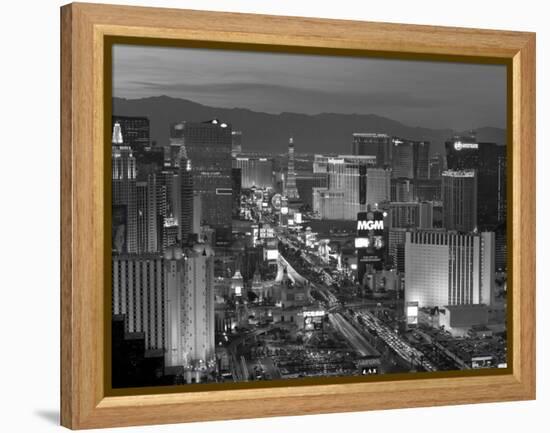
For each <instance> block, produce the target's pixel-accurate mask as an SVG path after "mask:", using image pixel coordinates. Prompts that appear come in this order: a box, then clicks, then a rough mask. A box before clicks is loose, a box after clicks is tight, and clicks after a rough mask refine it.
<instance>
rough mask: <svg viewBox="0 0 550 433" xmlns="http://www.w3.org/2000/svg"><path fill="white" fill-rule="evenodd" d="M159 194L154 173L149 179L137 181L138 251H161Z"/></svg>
mask: <svg viewBox="0 0 550 433" xmlns="http://www.w3.org/2000/svg"><path fill="white" fill-rule="evenodd" d="M157 194H158V190H157V180H156V177H155V175H154V174H150V175H149V176H148V179H147V181H138V182H137V183H136V195H137V200H136V201H137V239H138V253H156V252H158V251H159V245H158V241H159V234H158V228H159V213H158V210H157Z"/></svg>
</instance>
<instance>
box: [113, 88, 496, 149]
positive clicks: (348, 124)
mask: <svg viewBox="0 0 550 433" xmlns="http://www.w3.org/2000/svg"><path fill="white" fill-rule="evenodd" d="M112 111H113V114H114V115H119V116H145V117H148V118H149V120H150V128H151V140H153V141H156V143H157V144H159V145H163V144H166V143H168V141H169V125H170V124H171V123H174V122H179V121H183V120H186V121H195V122H197V121H205V120H210V119H215V118H217V119H220V121H223V122H227V123H230V124H231V125H232V128H233V130H240V131H242V134H243V136H242V146H243V151H244V152H273V153H280V152H285V151H286V148H287V144H288V139H289V137H291V136H292V137H294V143H295V147H296V152H297V153H340V154H346V153H349V152H350V149H351V134H352V133H354V132H378V133H386V134H389V135H392V136H398V137H402V138H408V139H412V140H427V141H430V142H431V143H432V145H431V152H432V153H435V152H443V151H444V143H445V140H447V139H448V138H450V137H452V136H453V135H455V134H460V133H464V131H453V130H452V129H448V128H447V129H430V128H424V127H419V126H408V125H404V124H403V123H400V122H398V121H395V120H392V119H389V118H387V117H382V116H377V115H376V114H340V113H320V114H316V115H308V114H301V113H285V112H283V113H280V114H270V113H262V112H256V111H252V110H248V109H246V108H216V107H209V106H206V105H202V104H199V103H196V102H193V101H190V100H187V99H179V98H172V97H168V96H156V97H148V98H140V99H124V98H116V97H115V98H113V110H112ZM475 131H476V133H477V138H478V140H479V141H480V142H484V141H487V142H495V143H498V144H501V145H505V144H506V130H505V129H502V128H496V127H490V126H484V127H478V128H475Z"/></svg>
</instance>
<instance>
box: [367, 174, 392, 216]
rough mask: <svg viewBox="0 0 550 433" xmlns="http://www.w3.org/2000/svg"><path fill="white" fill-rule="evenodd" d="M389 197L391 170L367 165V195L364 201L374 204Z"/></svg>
mask: <svg viewBox="0 0 550 433" xmlns="http://www.w3.org/2000/svg"><path fill="white" fill-rule="evenodd" d="M390 197H391V170H389V169H386V168H370V167H367V196H366V198H365V202H366V203H367V204H369V205H371V206H372V205H374V206H376V205H377V204H379V203H382V202H385V201H389V200H390Z"/></svg>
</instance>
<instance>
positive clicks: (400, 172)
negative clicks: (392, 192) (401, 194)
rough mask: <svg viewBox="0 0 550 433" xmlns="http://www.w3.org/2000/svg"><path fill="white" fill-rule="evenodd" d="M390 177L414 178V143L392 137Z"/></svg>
mask: <svg viewBox="0 0 550 433" xmlns="http://www.w3.org/2000/svg"><path fill="white" fill-rule="evenodd" d="M392 177H393V178H394V179H398V178H407V179H413V178H414V145H413V142H412V141H410V140H404V139H402V138H397V137H394V138H392Z"/></svg>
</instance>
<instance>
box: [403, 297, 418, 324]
mask: <svg viewBox="0 0 550 433" xmlns="http://www.w3.org/2000/svg"><path fill="white" fill-rule="evenodd" d="M405 316H407V325H408V326H411V325H418V302H407V303H406V305H405Z"/></svg>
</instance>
